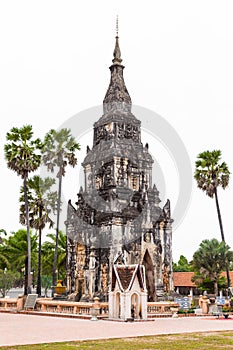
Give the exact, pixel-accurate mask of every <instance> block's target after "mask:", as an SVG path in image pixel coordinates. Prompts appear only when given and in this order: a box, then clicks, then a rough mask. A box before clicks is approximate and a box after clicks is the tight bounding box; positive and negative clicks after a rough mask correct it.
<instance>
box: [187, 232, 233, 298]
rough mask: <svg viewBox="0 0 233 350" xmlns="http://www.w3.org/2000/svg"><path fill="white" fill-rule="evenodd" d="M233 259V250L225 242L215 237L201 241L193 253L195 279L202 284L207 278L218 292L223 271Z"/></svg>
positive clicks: (216, 292)
mask: <svg viewBox="0 0 233 350" xmlns="http://www.w3.org/2000/svg"><path fill="white" fill-rule="evenodd" d="M232 261H233V251H231V250H230V247H229V246H228V245H227V244H226V243H225V242H219V241H218V240H217V239H215V238H213V239H211V240H208V239H205V240H203V241H202V242H201V244H200V247H199V249H198V250H197V251H196V252H195V253H194V255H193V261H192V265H193V268H194V271H195V275H194V281H195V283H196V284H198V285H200V284H201V283H203V282H205V281H206V282H207V280H209V281H211V282H212V283H213V284H214V293H215V294H216V295H217V294H218V281H219V278H220V276H221V273H222V272H223V271H224V269H225V267H226V264H227V266H229V265H230V263H231V262H232Z"/></svg>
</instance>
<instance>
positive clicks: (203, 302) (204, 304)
mask: <svg viewBox="0 0 233 350" xmlns="http://www.w3.org/2000/svg"><path fill="white" fill-rule="evenodd" d="M209 303H210V301H209V299H208V297H207V295H200V297H199V307H200V308H201V309H202V313H203V314H208V312H209Z"/></svg>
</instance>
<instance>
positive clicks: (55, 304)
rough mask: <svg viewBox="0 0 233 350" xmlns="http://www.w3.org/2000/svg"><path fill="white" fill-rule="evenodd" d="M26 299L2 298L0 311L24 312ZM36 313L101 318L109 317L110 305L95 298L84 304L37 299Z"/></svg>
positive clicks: (0, 299)
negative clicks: (91, 301)
mask: <svg viewBox="0 0 233 350" xmlns="http://www.w3.org/2000/svg"><path fill="white" fill-rule="evenodd" d="M25 300H26V297H25V296H24V297H23V296H21V297H19V298H17V299H16V298H14V299H10V298H0V310H2V311H22V310H23V308H24V303H25ZM34 311H39V312H43V313H46V312H47V313H64V314H74V315H86V316H90V317H93V316H97V315H98V317H99V318H102V317H108V303H106V302H103V303H101V302H99V298H94V302H93V303H82V302H73V301H59V300H52V299H51V298H37V300H36V305H35V308H34Z"/></svg>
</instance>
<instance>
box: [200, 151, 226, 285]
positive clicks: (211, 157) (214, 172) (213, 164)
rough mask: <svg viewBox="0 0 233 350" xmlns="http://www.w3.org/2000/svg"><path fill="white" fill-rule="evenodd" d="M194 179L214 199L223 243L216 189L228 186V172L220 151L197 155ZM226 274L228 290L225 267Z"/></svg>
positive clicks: (223, 237)
mask: <svg viewBox="0 0 233 350" xmlns="http://www.w3.org/2000/svg"><path fill="white" fill-rule="evenodd" d="M194 178H195V179H196V181H197V186H198V188H200V189H201V190H202V191H204V192H205V193H206V194H207V196H209V197H211V198H213V197H214V198H215V203H216V208H217V214H218V220H219V226H220V232H221V237H222V241H223V242H225V236H224V231H223V223H222V216H221V212H220V207H219V201H218V191H217V189H218V187H222V188H223V189H224V190H225V188H226V187H227V186H228V184H229V180H230V171H229V169H228V166H227V164H226V163H225V162H221V151H220V150H214V151H212V152H210V151H205V152H202V153H200V154H199V155H198V157H197V161H196V168H195V174H194ZM226 274H227V284H228V288H229V287H230V275H229V270H228V267H227V266H226Z"/></svg>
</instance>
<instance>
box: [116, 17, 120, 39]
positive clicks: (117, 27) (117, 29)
mask: <svg viewBox="0 0 233 350" xmlns="http://www.w3.org/2000/svg"><path fill="white" fill-rule="evenodd" d="M118 31H119V25H118V15H117V16H116V36H118Z"/></svg>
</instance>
